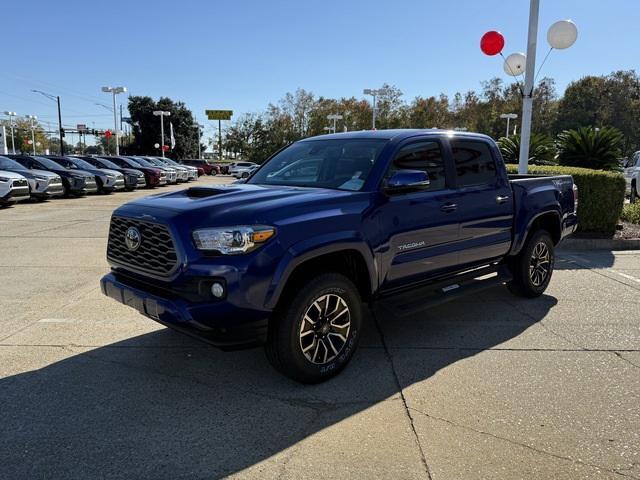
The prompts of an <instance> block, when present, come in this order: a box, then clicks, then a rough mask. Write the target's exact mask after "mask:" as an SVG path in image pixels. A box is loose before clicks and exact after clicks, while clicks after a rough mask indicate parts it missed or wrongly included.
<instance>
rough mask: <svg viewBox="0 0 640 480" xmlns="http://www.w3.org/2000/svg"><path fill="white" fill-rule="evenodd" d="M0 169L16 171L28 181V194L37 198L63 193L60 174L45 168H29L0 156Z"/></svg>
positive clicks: (46, 197)
mask: <svg viewBox="0 0 640 480" xmlns="http://www.w3.org/2000/svg"><path fill="white" fill-rule="evenodd" d="M0 170H6V171H10V172H14V173H18V174H20V175H22V176H23V177H24V178H26V179H27V182H29V195H30V196H31V198H34V199H37V200H46V199H48V198H52V197H59V196H62V195H64V187H63V186H62V179H61V178H60V175H57V174H55V173H53V172H47V171H46V170H29V169H28V168H27V167H25V166H24V165H21V164H19V163H18V162H16V161H15V160H12V159H11V158H9V157H2V156H0Z"/></svg>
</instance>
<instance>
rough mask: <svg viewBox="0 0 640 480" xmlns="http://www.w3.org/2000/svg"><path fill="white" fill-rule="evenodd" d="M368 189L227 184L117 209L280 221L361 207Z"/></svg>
mask: <svg viewBox="0 0 640 480" xmlns="http://www.w3.org/2000/svg"><path fill="white" fill-rule="evenodd" d="M368 204H369V194H368V193H363V192H349V191H341V190H330V189H323V188H305V187H287V186H265V185H247V184H231V185H220V186H215V187H191V188H188V189H184V190H179V191H176V192H171V193H164V194H158V195H151V196H148V197H144V198H141V199H138V200H135V201H133V202H131V203H127V204H126V205H124V206H122V207H120V209H118V211H119V212H121V213H123V214H125V215H126V214H129V212H131V214H133V215H135V216H138V215H140V214H148V215H151V216H155V217H157V218H164V219H172V218H176V217H183V218H185V219H187V220H188V221H189V223H190V224H191V225H193V226H220V225H237V224H256V223H268V224H274V225H277V224H279V223H282V222H286V223H293V222H295V221H296V220H298V219H299V220H302V219H303V218H305V219H306V218H309V217H310V216H313V217H322V216H332V215H336V214H340V213H343V212H346V211H350V212H354V211H361V210H362V209H364V208H365V207H366V205H368Z"/></svg>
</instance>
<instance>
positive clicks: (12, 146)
mask: <svg viewBox="0 0 640 480" xmlns="http://www.w3.org/2000/svg"><path fill="white" fill-rule="evenodd" d="M4 114H5V115H7V116H8V117H9V127H10V128H11V150H12V151H13V154H14V155H15V154H16V142H15V140H14V139H13V119H14V118H15V117H16V116H17V115H18V114H17V113H16V112H4Z"/></svg>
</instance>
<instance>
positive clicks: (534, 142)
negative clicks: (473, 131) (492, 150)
mask: <svg viewBox="0 0 640 480" xmlns="http://www.w3.org/2000/svg"><path fill="white" fill-rule="evenodd" d="M498 147H499V148H500V152H501V153H502V157H503V158H504V161H505V162H507V163H518V159H519V158H520V135H512V136H510V137H509V138H507V137H502V138H500V139H499V140H498ZM555 155H556V148H555V145H554V144H553V141H552V140H551V139H550V138H549V137H547V136H546V135H543V134H541V133H533V134H531V139H530V141H529V165H556V163H557V162H555V161H554V157H555Z"/></svg>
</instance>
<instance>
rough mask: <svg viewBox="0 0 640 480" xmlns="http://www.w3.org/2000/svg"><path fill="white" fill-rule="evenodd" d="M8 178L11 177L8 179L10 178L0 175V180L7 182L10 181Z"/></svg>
mask: <svg viewBox="0 0 640 480" xmlns="http://www.w3.org/2000/svg"><path fill="white" fill-rule="evenodd" d="M10 180H11V179H10V178H7V177H0V182H8V181H10Z"/></svg>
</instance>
